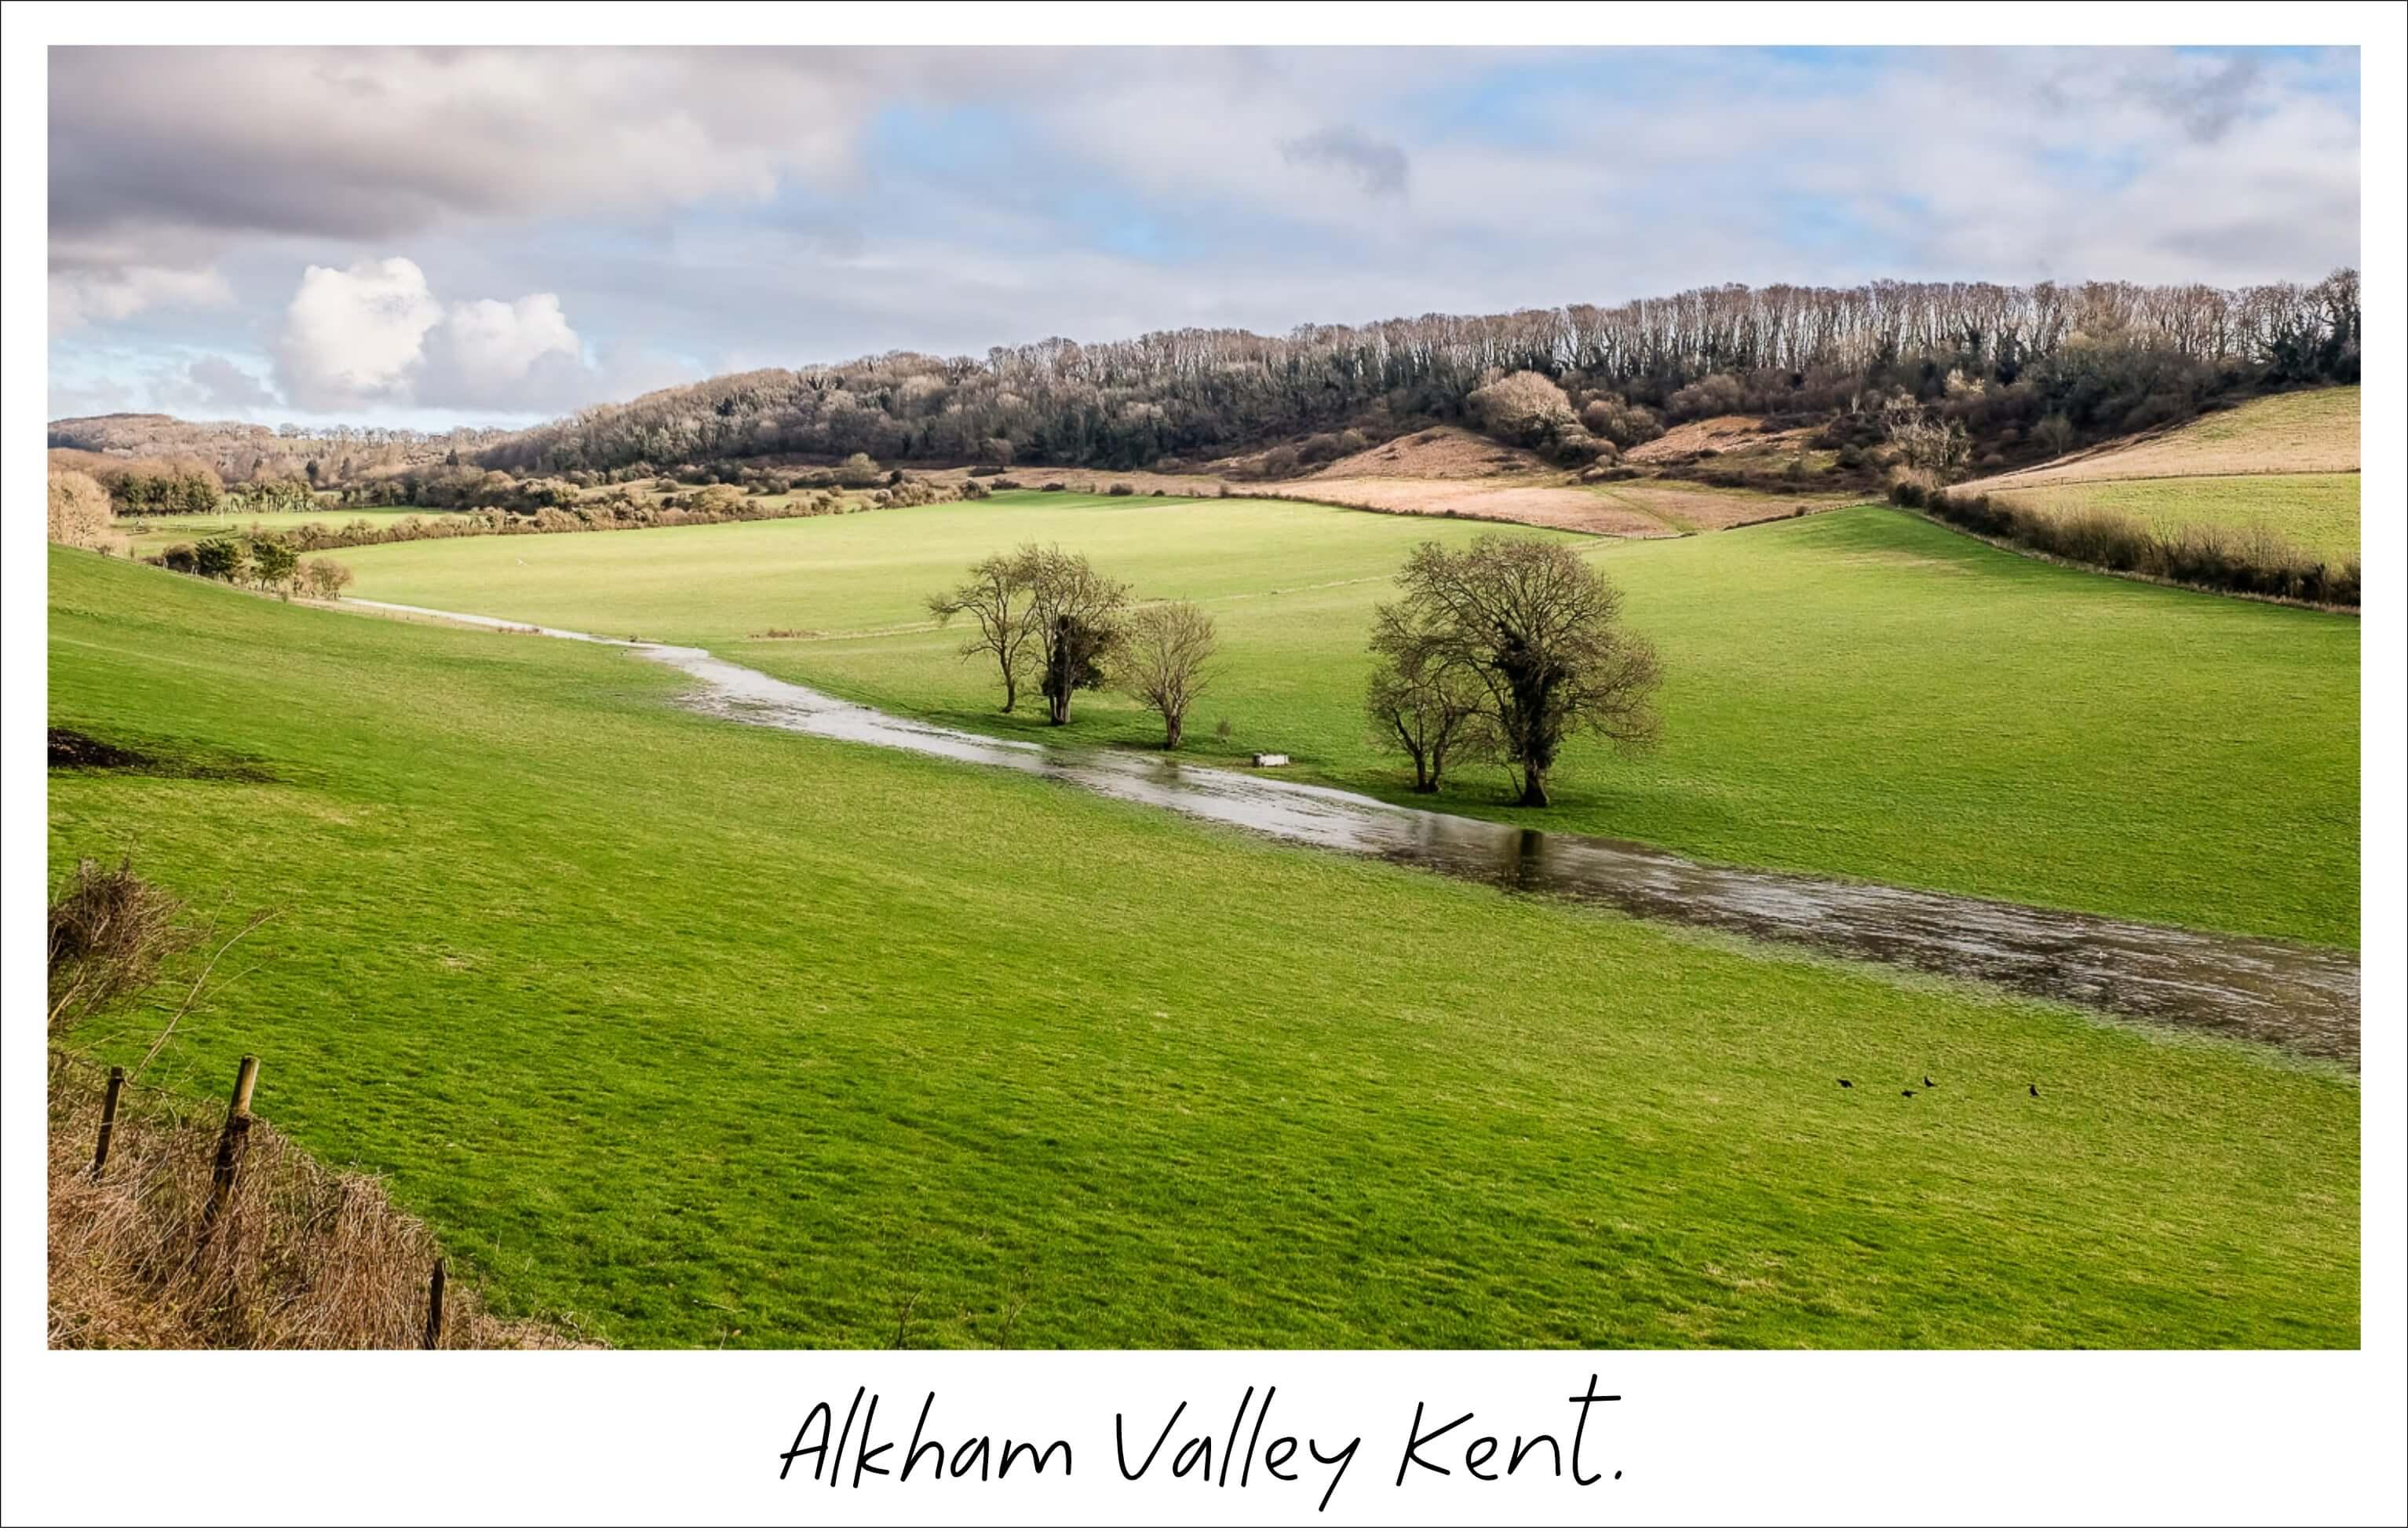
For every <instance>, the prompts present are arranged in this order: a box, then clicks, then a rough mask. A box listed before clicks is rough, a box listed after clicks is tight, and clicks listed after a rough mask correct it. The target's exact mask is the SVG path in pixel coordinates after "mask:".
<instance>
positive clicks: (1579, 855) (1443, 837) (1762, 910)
mask: <svg viewBox="0 0 2408 1531" xmlns="http://www.w3.org/2000/svg"><path fill="white" fill-rule="evenodd" d="M352 604H354V605H359V606H369V607H379V608H380V609H383V610H388V611H397V612H405V613H413V614H420V615H428V616H440V617H446V618H449V619H451V620H454V621H462V622H470V623H475V624H478V625H480V626H489V627H523V624H516V623H506V622H500V621H496V620H495V619H493V618H488V617H475V616H466V615H463V614H458V613H446V612H433V611H427V610H424V609H423V608H417V607H407V606H402V607H396V606H390V605H386V604H384V603H381V602H377V601H354V602H352ZM536 630H537V631H539V632H543V633H546V634H548V635H549V636H552V637H556V638H578V639H587V638H589V635H587V634H584V633H575V632H566V631H563V630H560V629H555V628H537V629H536ZM590 641H594V642H616V640H609V639H592V640H590ZM630 642H632V641H630ZM632 646H634V648H635V649H636V651H637V652H638V653H639V654H642V655H645V656H646V657H651V658H653V659H657V660H659V661H661V662H663V663H665V664H669V665H674V666H676V667H677V668H678V669H680V670H681V671H683V672H685V673H686V674H688V675H690V676H692V677H693V678H694V679H695V681H697V682H699V683H700V689H699V690H697V691H696V692H695V693H694V694H693V695H692V696H691V697H689V698H688V699H687V700H688V703H689V705H692V706H694V707H695V708H696V709H698V710H700V711H704V712H709V713H711V714H713V715H719V716H723V717H726V718H729V719H732V720H734V721H737V722H742V723H751V724H756V725H760V726H764V727H768V728H778V729H791V730H793V731H795V732H798V733H808V734H814V735H817V736H819V737H821V738H825V739H840V740H847V741H850V742H852V743H855V744H875V745H880V746H882V747H884V748H889V749H903V750H910V751H913V752H915V753H918V754H922V755H935V756H941V757H943V758H947V759H953V760H964V761H968V762H971V763H973V764H978V765H987V766H997V767H1001V768H1003V769H1006V770H1011V771H1020V772H1025V773H1030V774H1032V775H1039V776H1047V777H1053V778H1054V779H1057V780H1061V781H1066V782H1069V783H1072V784H1075V785H1076V786H1079V787H1084V788H1086V789H1087V790H1089V791H1092V792H1097V793H1100V794H1102V795H1103V796H1105V797H1109V798H1116V799H1119V800H1120V801H1122V802H1139V803H1144V804H1147V805H1149V806H1153V807H1157V808H1168V809H1170V810H1172V811H1174V812H1178V813H1183V814H1186V815H1189V816H1193V817H1197V818H1204V819H1211V820H1212V821H1214V822H1216V823H1222V824H1234V825H1238V826H1240V827H1241V828H1244V829H1248V830H1255V831H1257V832H1259V833H1262V834H1267V835H1269V836H1271V837H1273V838H1275V839H1280V840H1286V841H1292V842H1295V843H1297V844H1301V845H1319V846H1322V847H1324V848H1326V849H1330V850H1338V851H1344V852H1348V853H1350V854H1353V855H1357V856H1372V857H1377V858H1379V859H1383V860H1387V861H1394V862H1398V863H1399V864H1402V865H1407V866H1413V867H1420V868H1423V869H1425V870H1427V871H1431V872H1437V873H1442V874H1446V875H1448V876H1452V877H1461V878H1465V879H1468V880H1470V881H1474V882H1482V883H1488V884H1491V885H1494V886H1496V887H1499V888H1510V889H1513V890H1517V891H1524V892H1534V893H1547V894H1552V895H1555V896H1557V897H1563V898H1570V899H1575V900H1580V901H1583V902H1587V903H1601V904H1607V905H1611V906H1612V907H1614V908H1617V909H1621V910H1624V911H1626V912H1627V913H1630V914H1634V915H1640V916H1643V917H1648V918H1652V919H1664V920H1672V921H1678V922H1680V923H1683V924H1689V925H1702V926H1709V927H1712V928H1713V929H1716V930H1724V931H1733V932H1740V933H1742V934H1744V935H1749V936H1755V937H1759V938H1762V939H1767V940H1772V941H1781V942H1789V943H1794V944H1796V945H1799V946H1810V947H1813V948H1817V949H1819V950H1822V951H1827V952H1831V953H1834V954H1837V955H1839V956H1842V957H1849V958H1856V959H1860V960H1871V961H1876V962H1885V963H1891V964H1895V965H1898V966H1900V967H1908V968H1915V969H1919V970H1922V971H1924V972H1927V973H1934V974H1940V975H1947V976H1951V977H1961V978H1972V979H1978V980H1980V981H1983V982H1985V983H1991V984H1996V985H1999V986H2000V987H2002V988H2005V989H2014V990H2016V991H2018V992H2021V993H2025V994H2030V995H2034V996H2037V997H2040V998H2042V999H2048V1000H2057V1001H2063V1002H2068V1003H2071V1004H2079V1005H2084V1006H2087V1007H2089V1008H2092V1009H2097V1010H2103V1011H2107V1012H2109V1013H2111V1014H2114V1015H2119V1016H2127V1017H2130V1018H2136V1019H2141V1020H2147V1021H2156V1022H2160V1023H2164V1024H2169V1025H2174V1026H2182V1027H2187V1028H2191V1029H2194V1030H2198V1031H2205V1032H2213V1033H2219V1034H2222V1035H2226V1036H2232V1037H2240V1038H2244V1039H2247V1040H2250V1041H2255V1042H2263V1043H2271V1044H2272V1045H2275V1046H2277V1047H2286V1048H2288V1049H2290V1050H2292V1051H2294V1052H2299V1053H2303V1054H2307V1055H2310V1056H2314V1057H2319V1058H2328V1059H2333V1060H2337V1061H2340V1062H2345V1063H2347V1064H2349V1065H2350V1066H2351V1067H2353V1068H2355V1067H2356V1066H2357V1065H2358V960H2357V959H2356V958H2355V957H2354V956H2352V955H2350V954H2349V953H2346V952H2338V951H2330V950H2326V949H2323V948H2319V947H2313V946H2300V945H2298V944H2295V943H2291V942H2285V941H2273V940H2265V939H2260V938H2256V937H2250V936H2238V935H2219V934H2214V933H2212V932H2200V931H2186V930H2179V929H2175V928H2172V927H2168V926H2160V925H2143V924H2138V923H2134V922H2132V921H2128V920H2117V919H2105V918H2100V917H2095V916H2090V915H2079V914H2070V913H2066V912H2064V911H2061V910H2053V909H2032V908H2026V907H2023V906H2021V905H2017V904H2011V903H1994V902H1992V901H1989V900H1985V899H1969V898H1958V897H1955V896H1952V895H1949V894H1943V893H1927V892H1918V891H1914V890H1912V889H1907V888H1885V887H1881V886H1878V885H1874V884H1867V883H1851V882H1839V881H1834V880H1831V879H1828V878H1819V877H1806V876H1798V875H1793V874H1784V873H1770V872H1757V871H1749V870H1746V869H1742V868H1736V867H1721V866H1709V865H1704V864H1701V863H1699V862H1696V861H1690V860H1686V859H1683V858H1681V857H1677V856H1672V855H1669V854H1667V853H1665V852H1663V851H1660V850H1655V849H1652V848H1650V847H1647V846H1644V845H1629V844H1627V843H1624V842H1621V841H1615V840H1604V839H1598V838H1595V837H1592V836H1587V835H1574V834H1563V833H1551V832H1544V831H1541V830H1524V829H1517V828H1515V827H1513V826H1511V825H1504V824H1492V823H1490V822H1488V821H1487V820H1484V819H1477V818H1466V817H1463V816H1459V815H1455V814H1440V813H1431V812H1429V811H1427V810H1426V809H1418V808H1405V807H1399V806H1398V805H1396V804H1394V803H1388V802H1380V801H1379V800H1377V799H1374V798H1367V797H1363V796H1361V795H1359V794H1356V793H1353V792H1343V791H1339V790H1337V789H1335V788H1331V787H1313V786H1310V785H1307V784H1304V783H1300V782H1286V781H1275V780H1269V779H1266V778H1264V777H1259V776H1253V775H1248V774H1246V773H1242V772H1236V771H1226V770H1219V769H1216V768H1213V767H1211V766H1199V765H1190V764H1186V763H1183V762H1181V761H1178V760H1173V759H1169V758H1164V757H1160V756H1149V755H1138V754H1134V753H1129V752H1125V751H1119V750H1104V749H1090V748H1073V747H1063V746H1057V745H1051V744H1028V743H1023V742H1020V741H1015V740H1007V739H996V738H990V737H988V736H986V735H983V734H977V733H969V732H965V731H963V730H960V729H946V728H939V727H937V726H935V725H932V724H926V723H916V722H913V721H911V720H910V719H908V718H901V717H896V716H894V715H890V714H886V713H881V712H878V711H876V710H875V709H872V708H868V707H864V706H860V705H858V704H856V703H853V702H849V701H839V700H838V699H836V698H834V697H829V696H825V695H823V694H822V693H820V692H817V691H813V690H811V689H810V688H809V687H808V686H796V685H794V684H792V683H791V682H787V681H781V680H777V679H775V678H773V677H771V676H768V675H765V674H763V673H761V672H759V671H757V670H749V669H747V668H745V667H744V666H742V665H738V664H731V663H729V662H728V661H726V660H724V659H720V658H715V657H712V656H711V655H710V654H709V653H708V652H706V651H704V650H702V649H696V648H680V647H675V646H672V645H668V644H661V643H633V645H632Z"/></svg>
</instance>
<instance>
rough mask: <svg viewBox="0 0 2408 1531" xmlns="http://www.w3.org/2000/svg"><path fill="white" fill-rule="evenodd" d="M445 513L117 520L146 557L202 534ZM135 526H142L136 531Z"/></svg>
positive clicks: (135, 551) (417, 510) (399, 510)
mask: <svg viewBox="0 0 2408 1531" xmlns="http://www.w3.org/2000/svg"><path fill="white" fill-rule="evenodd" d="M445 514H449V513H448V512H445V511H430V510H428V509H426V508H425V507H424V506H421V505H353V506H345V507H342V508H340V509H330V510H322V511H266V512H263V513H259V514H256V515H153V516H148V517H139V518H128V519H125V520H122V521H120V522H119V523H118V529H119V530H120V531H122V532H125V533H127V534H128V535H127V541H128V542H129V543H130V546H129V549H128V551H129V552H130V553H131V554H132V555H133V556H135V557H137V558H147V557H150V556H151V555H152V554H155V553H159V552H163V551H165V549H167V548H170V547H173V546H174V545H175V544H176V543H178V542H199V541H200V540H201V539H202V538H204V537H225V536H232V535H236V534H239V533H247V532H249V531H250V530H251V528H252V527H263V528H265V529H266V530H268V531H290V530H292V529H293V528H294V527H306V526H308V525H309V524H310V523H311V522H316V523H317V524H318V525H320V526H322V527H341V526H345V525H348V524H349V523H351V522H353V521H361V520H366V521H375V522H380V523H381V522H388V521H398V520H400V519H401V518H402V517H403V516H406V515H417V516H425V517H428V518H430V519H431V518H432V517H435V516H438V515H445ZM135 527H142V528H144V529H142V530H140V531H136V530H135ZM344 551H345V552H349V551H350V550H349V549H345V550H344Z"/></svg>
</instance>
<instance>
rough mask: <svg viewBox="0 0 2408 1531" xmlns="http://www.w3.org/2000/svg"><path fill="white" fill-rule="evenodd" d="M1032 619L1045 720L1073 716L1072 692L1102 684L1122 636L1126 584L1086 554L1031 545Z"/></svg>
mask: <svg viewBox="0 0 2408 1531" xmlns="http://www.w3.org/2000/svg"><path fill="white" fill-rule="evenodd" d="M1025 552H1026V553H1027V555H1028V557H1029V584H1028V590H1029V607H1028V610H1029V620H1030V624H1031V626H1032V627H1033V628H1034V629H1035V632H1036V642H1037V671H1038V675H1039V687H1040V688H1041V689H1042V690H1043V691H1044V693H1045V708H1046V720H1047V721H1048V722H1050V723H1054V724H1056V725H1060V724H1064V723H1068V722H1069V721H1070V697H1071V694H1072V693H1073V692H1077V691H1084V690H1091V689H1093V688H1094V687H1096V686H1101V685H1103V684H1104V661H1105V660H1106V659H1107V658H1109V657H1111V653H1112V651H1113V650H1114V649H1115V648H1117V647H1118V646H1119V644H1120V642H1121V639H1122V636H1123V634H1122V616H1121V614H1122V612H1123V611H1124V610H1125V609H1126V607H1127V606H1128V586H1127V585H1124V584H1122V583H1121V582H1120V581H1118V580H1114V579H1107V578H1106V577H1104V576H1103V575H1102V574H1099V573H1097V571H1096V568H1095V566H1094V565H1093V564H1090V563H1089V562H1087V557H1086V555H1085V554H1082V553H1065V552H1063V551H1062V550H1061V549H1060V548H1058V547H1051V548H1044V549H1041V550H1040V549H1038V548H1033V547H1032V548H1029V549H1026V550H1025Z"/></svg>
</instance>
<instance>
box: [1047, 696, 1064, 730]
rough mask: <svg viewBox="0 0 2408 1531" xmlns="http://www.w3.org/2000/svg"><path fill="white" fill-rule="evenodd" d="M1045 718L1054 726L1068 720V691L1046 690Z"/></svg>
mask: <svg viewBox="0 0 2408 1531" xmlns="http://www.w3.org/2000/svg"><path fill="white" fill-rule="evenodd" d="M1045 719H1046V721H1047V722H1049V723H1052V724H1054V725H1055V726H1056V727H1059V726H1060V725H1062V724H1065V723H1068V722H1069V721H1070V693H1069V692H1068V691H1048V692H1046V693H1045Z"/></svg>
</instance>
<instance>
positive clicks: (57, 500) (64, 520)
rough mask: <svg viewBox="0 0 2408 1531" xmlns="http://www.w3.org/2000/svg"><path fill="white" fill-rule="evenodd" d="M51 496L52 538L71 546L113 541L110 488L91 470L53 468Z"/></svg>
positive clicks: (88, 545)
mask: <svg viewBox="0 0 2408 1531" xmlns="http://www.w3.org/2000/svg"><path fill="white" fill-rule="evenodd" d="M49 500H50V541H51V542H59V543H63V544H65V546H67V547H107V546H108V544H109V527H110V523H111V516H110V513H109V504H108V491H107V490H106V489H103V488H102V487H101V486H100V484H99V482H98V481H97V480H95V479H94V478H93V476H92V475H91V474H89V473H80V472H78V471H76V470H75V469H55V468H54V469H50V495H49Z"/></svg>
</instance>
